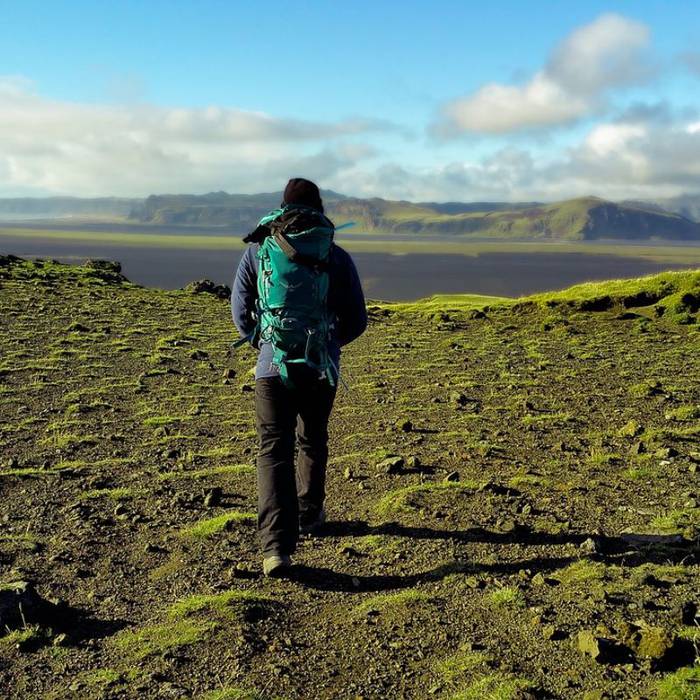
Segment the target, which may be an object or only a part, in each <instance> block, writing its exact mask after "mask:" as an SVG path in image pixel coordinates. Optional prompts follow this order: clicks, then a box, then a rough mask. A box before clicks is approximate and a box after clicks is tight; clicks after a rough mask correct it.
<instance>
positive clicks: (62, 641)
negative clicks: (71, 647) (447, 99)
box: [51, 632, 70, 647]
mask: <svg viewBox="0 0 700 700" xmlns="http://www.w3.org/2000/svg"><path fill="white" fill-rule="evenodd" d="M69 641H70V640H69V639H68V635H67V634H66V633H65V632H61V634H57V635H56V636H55V637H54V638H53V639H52V640H51V644H53V646H55V647H67V646H68V644H69Z"/></svg>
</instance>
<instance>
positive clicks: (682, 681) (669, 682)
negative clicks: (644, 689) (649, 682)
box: [654, 666, 700, 700]
mask: <svg viewBox="0 0 700 700" xmlns="http://www.w3.org/2000/svg"><path fill="white" fill-rule="evenodd" d="M655 691H656V694H655V695H654V697H655V698H656V700H698V699H699V698H700V666H693V667H692V668H681V669H678V671H676V672H675V673H669V674H667V675H666V676H664V677H663V678H661V679H660V680H659V681H657V683H656V687H655Z"/></svg>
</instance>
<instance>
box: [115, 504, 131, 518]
mask: <svg viewBox="0 0 700 700" xmlns="http://www.w3.org/2000/svg"><path fill="white" fill-rule="evenodd" d="M113 512H114V515H115V517H117V518H120V519H122V520H123V519H124V518H126V517H127V515H128V513H129V511H128V509H127V507H126V506H125V505H124V504H123V503H119V504H117V506H116V508H115V509H114V511H113Z"/></svg>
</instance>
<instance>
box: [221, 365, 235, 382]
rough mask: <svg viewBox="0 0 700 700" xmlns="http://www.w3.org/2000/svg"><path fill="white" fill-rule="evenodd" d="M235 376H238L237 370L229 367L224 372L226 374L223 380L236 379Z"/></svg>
mask: <svg viewBox="0 0 700 700" xmlns="http://www.w3.org/2000/svg"><path fill="white" fill-rule="evenodd" d="M235 376H236V370H235V369H231V368H230V367H227V368H226V369H225V370H224V374H223V378H224V379H234V378H235Z"/></svg>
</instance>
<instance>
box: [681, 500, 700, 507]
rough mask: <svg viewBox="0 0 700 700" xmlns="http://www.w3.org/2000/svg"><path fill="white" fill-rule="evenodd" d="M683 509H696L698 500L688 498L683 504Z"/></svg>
mask: <svg viewBox="0 0 700 700" xmlns="http://www.w3.org/2000/svg"><path fill="white" fill-rule="evenodd" d="M683 507H684V508H697V507H698V499H697V498H689V499H688V500H687V501H686V502H685V503H684V504H683Z"/></svg>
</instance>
